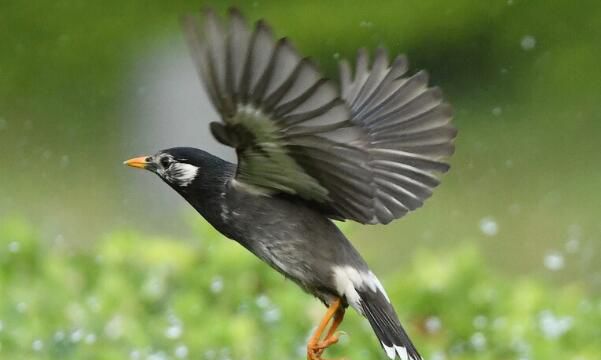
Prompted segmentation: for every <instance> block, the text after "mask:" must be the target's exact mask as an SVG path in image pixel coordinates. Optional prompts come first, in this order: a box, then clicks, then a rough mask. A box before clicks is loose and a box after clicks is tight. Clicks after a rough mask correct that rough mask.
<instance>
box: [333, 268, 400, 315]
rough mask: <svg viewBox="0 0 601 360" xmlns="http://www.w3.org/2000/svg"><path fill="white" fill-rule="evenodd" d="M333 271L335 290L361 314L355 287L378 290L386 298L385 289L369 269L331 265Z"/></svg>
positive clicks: (361, 310)
mask: <svg viewBox="0 0 601 360" xmlns="http://www.w3.org/2000/svg"><path fill="white" fill-rule="evenodd" d="M332 270H333V272H334V283H335V284H336V290H337V291H338V293H339V294H342V295H344V296H346V300H347V301H348V302H349V305H351V306H352V307H353V308H354V309H355V310H357V311H358V312H359V313H361V314H363V309H362V307H361V301H360V300H361V299H360V298H359V294H358V293H357V289H359V290H364V289H369V290H371V291H373V292H377V291H378V290H379V291H380V292H381V293H382V294H383V295H384V296H385V297H386V300H388V302H390V300H389V299H388V295H387V294H386V290H384V287H383V286H382V283H381V282H380V280H378V278H377V277H376V276H375V275H374V273H373V272H371V271H360V270H357V269H355V268H354V267H352V266H350V265H345V266H334V267H332Z"/></svg>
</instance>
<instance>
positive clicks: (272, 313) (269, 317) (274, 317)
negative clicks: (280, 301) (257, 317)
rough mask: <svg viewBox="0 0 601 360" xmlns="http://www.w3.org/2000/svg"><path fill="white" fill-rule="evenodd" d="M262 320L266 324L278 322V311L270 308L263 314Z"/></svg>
mask: <svg viewBox="0 0 601 360" xmlns="http://www.w3.org/2000/svg"><path fill="white" fill-rule="evenodd" d="M263 320H265V322H268V323H274V322H277V321H278V320H280V309H278V308H276V307H272V308H271V309H268V310H266V311H265V312H264V313H263Z"/></svg>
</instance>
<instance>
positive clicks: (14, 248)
mask: <svg viewBox="0 0 601 360" xmlns="http://www.w3.org/2000/svg"><path fill="white" fill-rule="evenodd" d="M19 250H21V244H20V243H19V242H18V241H11V242H10V243H8V251H10V252H11V253H13V254H15V253H18V252H19Z"/></svg>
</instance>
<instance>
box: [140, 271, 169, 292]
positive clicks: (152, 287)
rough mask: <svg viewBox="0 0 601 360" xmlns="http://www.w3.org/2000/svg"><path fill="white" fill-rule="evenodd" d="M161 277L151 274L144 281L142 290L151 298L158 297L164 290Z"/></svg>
mask: <svg viewBox="0 0 601 360" xmlns="http://www.w3.org/2000/svg"><path fill="white" fill-rule="evenodd" d="M164 285H165V284H164V282H163V279H162V277H161V276H160V275H157V274H154V275H151V276H150V277H149V278H148V279H146V282H144V287H143V289H142V290H143V292H144V293H145V294H146V295H148V296H150V297H153V298H158V297H160V296H161V295H162V294H163V293H164V292H165V286H164Z"/></svg>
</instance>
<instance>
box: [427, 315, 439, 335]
mask: <svg viewBox="0 0 601 360" xmlns="http://www.w3.org/2000/svg"><path fill="white" fill-rule="evenodd" d="M424 326H425V327H426V331H427V332H428V333H430V334H435V333H437V332H439V331H440V329H441V328H442V322H441V321H440V319H439V318H438V317H437V316H430V317H428V318H427V319H426V322H425V324H424Z"/></svg>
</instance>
